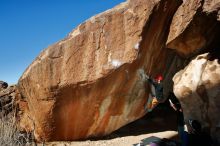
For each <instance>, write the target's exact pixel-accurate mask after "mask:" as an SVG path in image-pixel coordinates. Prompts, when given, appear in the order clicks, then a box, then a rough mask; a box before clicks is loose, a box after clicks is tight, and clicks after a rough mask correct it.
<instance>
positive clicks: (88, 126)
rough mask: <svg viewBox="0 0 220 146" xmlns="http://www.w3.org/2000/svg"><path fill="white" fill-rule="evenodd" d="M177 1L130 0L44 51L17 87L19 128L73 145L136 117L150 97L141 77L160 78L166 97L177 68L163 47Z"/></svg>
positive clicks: (39, 137) (175, 60)
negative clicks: (72, 142)
mask: <svg viewBox="0 0 220 146" xmlns="http://www.w3.org/2000/svg"><path fill="white" fill-rule="evenodd" d="M179 4H180V1H178V0H161V1H160V0H130V1H128V2H125V3H122V4H120V5H118V6H116V7H115V8H113V9H111V10H108V11H106V12H104V13H102V14H99V15H97V16H94V17H92V18H90V19H89V20H87V21H86V22H84V23H82V24H81V25H79V26H78V27H77V28H76V29H74V30H73V31H72V32H71V33H70V34H69V35H68V37H66V38H65V39H63V40H62V41H60V42H58V43H56V44H54V45H52V46H50V47H49V48H47V49H45V50H44V51H43V52H42V53H41V54H40V55H39V56H38V57H37V58H36V59H35V60H34V62H33V63H32V64H31V65H30V66H29V67H28V68H27V69H26V71H25V72H24V73H23V75H22V77H21V78H20V80H19V83H18V86H19V89H20V92H21V95H22V102H21V103H22V105H24V106H21V107H22V108H21V110H23V112H22V113H23V114H22V115H21V120H20V126H21V128H23V129H25V130H28V131H32V130H33V131H34V134H35V137H36V139H37V140H38V141H54V140H79V139H86V138H88V137H97V136H103V135H107V134H109V133H111V132H112V131H114V130H116V129H118V128H120V127H122V126H123V125H126V124H127V123H130V122H132V121H134V120H136V119H138V118H140V117H142V116H143V115H144V114H145V111H144V104H145V103H146V100H147V98H148V94H149V87H148V85H146V84H145V82H144V78H143V73H144V72H147V73H148V74H149V75H151V76H152V77H153V76H155V75H156V74H158V73H162V74H163V75H164V76H165V81H164V83H165V84H166V85H167V86H165V89H164V92H165V94H166V93H167V92H169V90H172V83H171V78H172V75H174V73H175V72H176V69H177V68H178V67H180V66H181V65H182V61H181V59H180V58H178V56H177V55H175V53H174V52H173V51H170V50H169V49H166V48H165V44H166V39H167V37H168V32H169V31H168V30H169V27H170V23H171V20H172V16H173V14H174V13H175V11H176V9H177V8H178V6H179ZM174 66H177V67H174ZM172 67H174V68H172ZM25 105H27V106H25Z"/></svg>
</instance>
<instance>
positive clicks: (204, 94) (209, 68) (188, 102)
mask: <svg viewBox="0 0 220 146" xmlns="http://www.w3.org/2000/svg"><path fill="white" fill-rule="evenodd" d="M173 81H174V92H175V95H176V96H177V97H178V98H179V100H180V102H181V105H182V107H183V111H184V117H185V121H187V120H188V119H196V120H198V121H199V122H201V124H202V126H203V128H205V129H206V130H208V131H210V133H211V135H212V137H213V138H215V139H218V141H219V142H220V114H219V113H220V64H219V59H217V58H216V59H213V58H212V56H211V55H208V54H203V55H199V56H197V57H196V58H195V59H193V60H192V61H191V62H190V63H189V65H187V66H186V67H185V68H184V69H183V70H181V71H180V72H178V73H177V74H176V75H175V76H174V78H173Z"/></svg>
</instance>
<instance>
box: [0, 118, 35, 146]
mask: <svg viewBox="0 0 220 146" xmlns="http://www.w3.org/2000/svg"><path fill="white" fill-rule="evenodd" d="M32 139H33V138H32V134H29V133H21V132H20V131H19V130H18V129H17V127H16V119H15V116H7V117H3V118H1V119H0V146H25V145H35V143H34V142H33V140H32Z"/></svg>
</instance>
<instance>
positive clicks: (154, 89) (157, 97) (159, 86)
mask: <svg viewBox="0 0 220 146" xmlns="http://www.w3.org/2000/svg"><path fill="white" fill-rule="evenodd" d="M145 77H146V79H147V81H148V82H149V83H150V86H151V93H150V94H149V98H148V101H147V103H146V104H145V106H144V108H145V110H147V111H148V112H151V111H152V110H153V108H154V107H156V106H157V105H158V104H159V103H161V102H163V101H164V97H163V83H162V81H163V76H162V75H158V76H156V78H155V79H151V78H150V77H149V76H148V75H146V74H145Z"/></svg>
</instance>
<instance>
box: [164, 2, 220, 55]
mask: <svg viewBox="0 0 220 146" xmlns="http://www.w3.org/2000/svg"><path fill="white" fill-rule="evenodd" d="M219 10H220V1H219V0H184V2H183V4H182V5H181V6H180V7H179V8H178V10H177V12H176V13H175V15H174V18H173V20H172V23H171V26H170V33H169V36H168V39H167V47H168V48H171V49H174V50H176V51H177V52H178V53H179V54H181V55H182V56H184V57H188V56H194V55H195V54H198V53H199V52H201V51H203V50H204V49H206V48H207V45H209V44H211V43H213V42H212V40H213V38H214V37H216V35H218V34H219V33H220V24H219V22H218V21H219V14H220V11H219ZM217 20H218V21H217ZM212 49H213V48H212Z"/></svg>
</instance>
